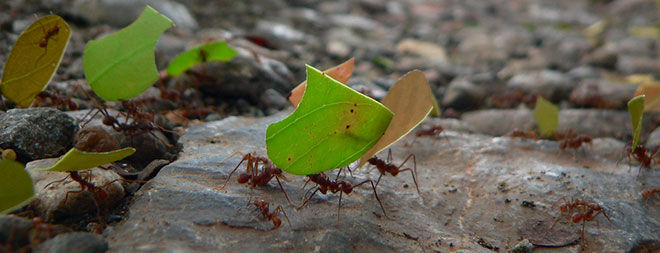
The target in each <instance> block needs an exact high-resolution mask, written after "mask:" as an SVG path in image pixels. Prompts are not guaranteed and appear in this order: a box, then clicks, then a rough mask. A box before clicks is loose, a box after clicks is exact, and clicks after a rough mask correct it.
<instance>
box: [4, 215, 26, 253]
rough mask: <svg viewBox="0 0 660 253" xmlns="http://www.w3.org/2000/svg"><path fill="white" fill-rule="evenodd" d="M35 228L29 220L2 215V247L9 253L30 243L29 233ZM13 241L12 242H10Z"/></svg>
mask: <svg viewBox="0 0 660 253" xmlns="http://www.w3.org/2000/svg"><path fill="white" fill-rule="evenodd" d="M32 228H34V225H32V222H30V221H29V220H28V219H25V218H22V217H17V216H13V215H0V246H2V247H3V249H10V250H9V251H12V250H11V249H13V250H17V249H20V248H22V247H24V246H26V245H28V244H29V243H30V237H29V231H30V230H31V229H32ZM10 239H11V241H9V240H10Z"/></svg>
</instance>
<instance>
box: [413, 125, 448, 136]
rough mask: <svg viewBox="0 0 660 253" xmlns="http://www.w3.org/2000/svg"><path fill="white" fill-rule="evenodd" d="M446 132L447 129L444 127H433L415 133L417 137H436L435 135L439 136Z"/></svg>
mask: <svg viewBox="0 0 660 253" xmlns="http://www.w3.org/2000/svg"><path fill="white" fill-rule="evenodd" d="M444 130H445V129H444V128H443V127H442V126H440V125H434V126H431V127H430V128H428V129H421V130H419V131H417V132H416V133H415V137H422V136H435V135H438V134H440V133H442V131H444Z"/></svg>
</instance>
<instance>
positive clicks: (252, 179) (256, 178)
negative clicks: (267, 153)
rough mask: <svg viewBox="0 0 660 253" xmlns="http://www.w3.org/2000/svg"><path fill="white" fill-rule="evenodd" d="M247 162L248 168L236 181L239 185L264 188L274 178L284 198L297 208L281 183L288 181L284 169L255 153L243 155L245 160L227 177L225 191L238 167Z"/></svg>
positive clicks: (223, 186)
mask: <svg viewBox="0 0 660 253" xmlns="http://www.w3.org/2000/svg"><path fill="white" fill-rule="evenodd" d="M232 156H233V155H232ZM230 157H231V156H230ZM245 161H247V167H246V169H245V172H243V173H241V174H240V175H238V179H237V180H236V181H237V182H238V183H239V184H247V185H249V186H252V188H255V187H257V186H259V187H264V186H266V185H268V183H269V182H270V181H271V180H273V178H275V180H276V181H277V184H278V185H279V186H280V190H282V192H283V193H284V197H286V200H287V201H288V202H289V204H291V205H292V206H295V205H294V204H293V202H291V200H290V199H289V195H287V194H286V191H285V190H284V187H283V186H282V183H281V182H280V178H281V179H282V180H285V181H286V180H287V179H286V177H284V174H283V172H282V169H280V168H278V167H276V166H275V165H274V164H272V163H271V162H270V161H269V160H268V158H266V157H263V156H258V155H257V154H255V153H248V154H245V155H243V159H241V161H240V162H239V163H238V165H236V167H235V168H234V169H233V170H232V171H231V172H230V173H229V176H227V179H226V180H225V183H224V184H223V185H222V188H223V189H224V188H225V186H227V183H228V182H229V179H230V178H231V175H232V174H234V172H235V171H236V170H237V169H238V167H240V166H241V164H242V163H243V162H245ZM259 163H261V164H262V169H261V171H259Z"/></svg>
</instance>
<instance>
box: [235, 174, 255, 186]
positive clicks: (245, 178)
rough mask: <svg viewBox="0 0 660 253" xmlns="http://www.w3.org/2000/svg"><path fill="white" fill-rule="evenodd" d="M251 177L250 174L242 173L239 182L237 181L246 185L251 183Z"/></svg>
mask: <svg viewBox="0 0 660 253" xmlns="http://www.w3.org/2000/svg"><path fill="white" fill-rule="evenodd" d="M251 177H252V176H251V175H249V174H246V173H241V174H240V175H238V180H236V181H237V182H238V183H239V184H245V183H247V182H248V181H250V178H251Z"/></svg>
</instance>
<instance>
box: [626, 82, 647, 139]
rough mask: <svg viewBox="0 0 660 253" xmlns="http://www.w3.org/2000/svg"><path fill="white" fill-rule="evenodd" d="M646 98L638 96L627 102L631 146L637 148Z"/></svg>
mask: <svg viewBox="0 0 660 253" xmlns="http://www.w3.org/2000/svg"><path fill="white" fill-rule="evenodd" d="M645 97H646V96H644V95H639V96H636V97H634V98H632V99H631V100H630V101H628V113H630V120H631V121H632V134H633V142H632V146H633V147H637V143H639V136H640V134H641V133H642V117H643V116H644V98H645Z"/></svg>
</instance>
